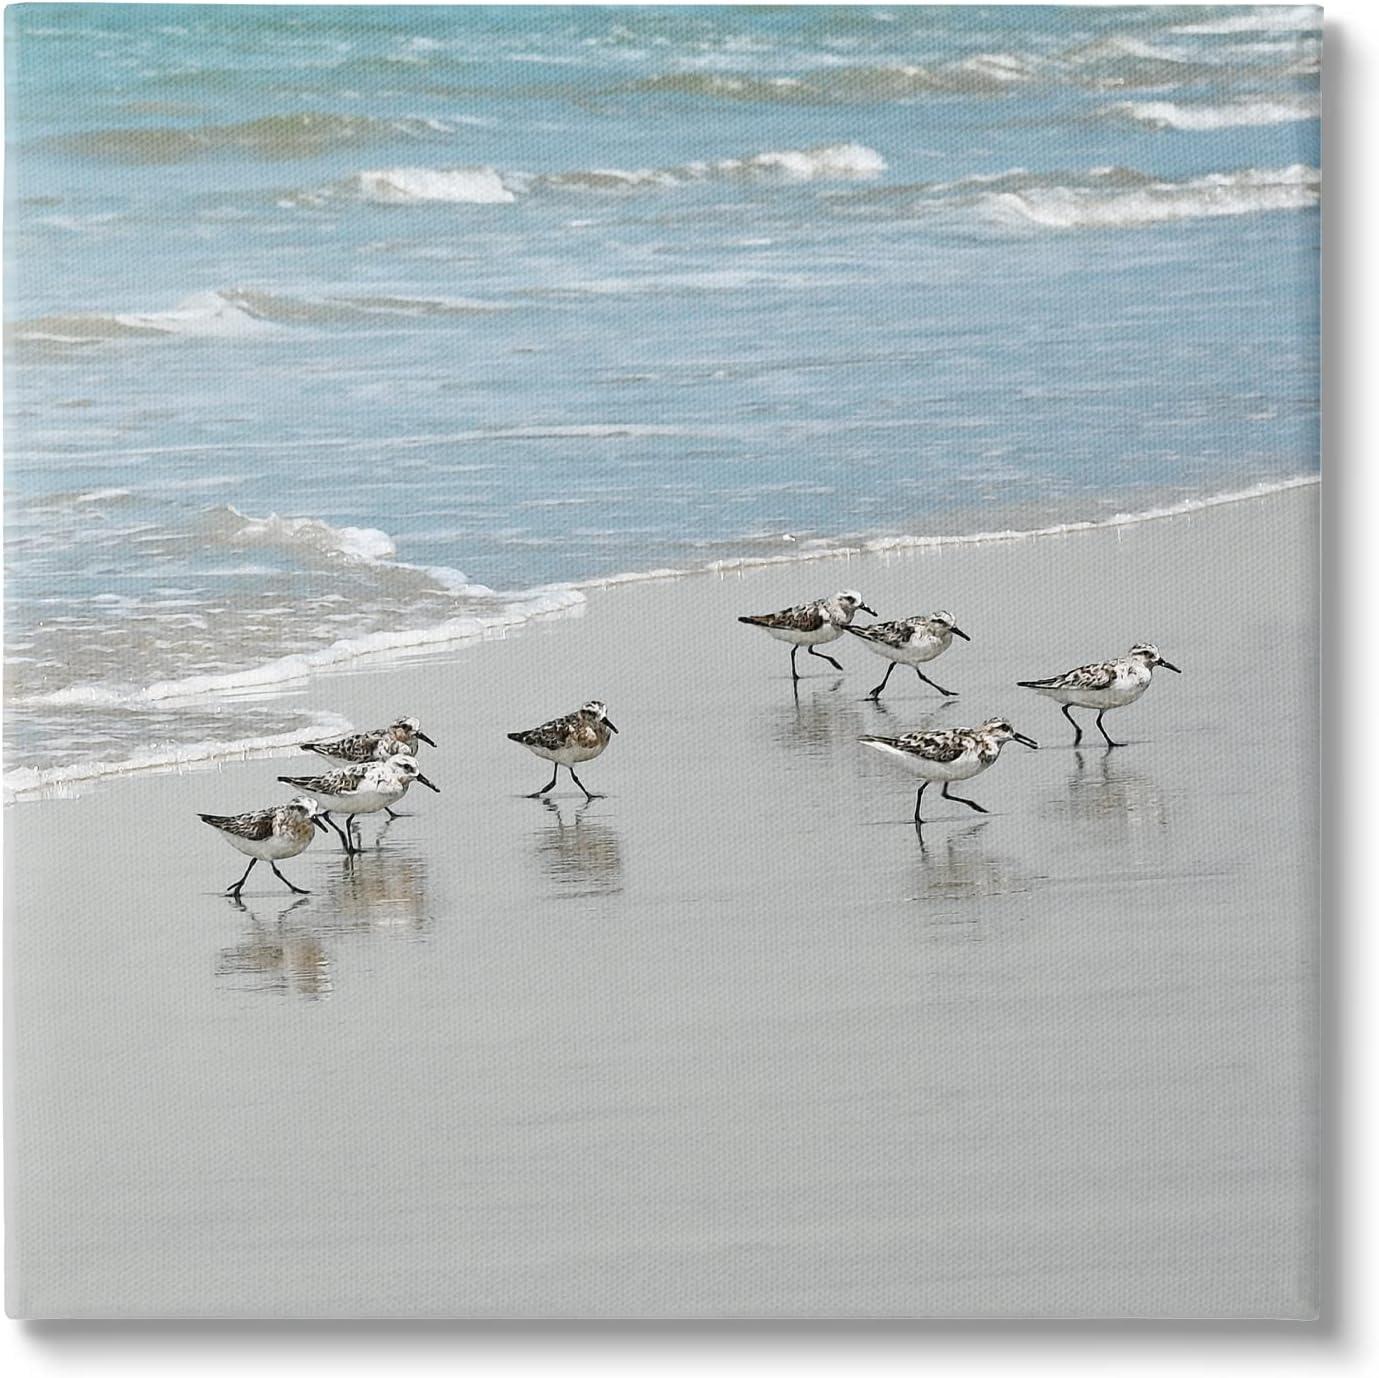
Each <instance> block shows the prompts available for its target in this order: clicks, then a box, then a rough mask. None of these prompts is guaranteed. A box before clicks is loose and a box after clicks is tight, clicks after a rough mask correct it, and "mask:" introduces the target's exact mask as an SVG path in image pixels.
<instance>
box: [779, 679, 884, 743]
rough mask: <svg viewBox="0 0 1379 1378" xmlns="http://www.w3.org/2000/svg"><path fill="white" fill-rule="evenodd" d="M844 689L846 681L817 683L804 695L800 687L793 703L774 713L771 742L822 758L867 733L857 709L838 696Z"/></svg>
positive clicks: (807, 688)
mask: <svg viewBox="0 0 1379 1378" xmlns="http://www.w3.org/2000/svg"><path fill="white" fill-rule="evenodd" d="M842 687H843V680H842V679H836V680H834V681H832V682H831V683H830V684H828V685H824V684H823V683H822V682H821V681H817V682H815V683H812V684H809V683H807V684H806V687H805V691H804V693H803V694H801V693H800V686H799V685H796V686H795V696H794V699H793V701H792V702H790V703H788V704H782V705H780V706H779V707H777V708H775V709H773V710H772V711H771V715H770V733H771V740H772V741H774V742H775V743H776V744H777V745H778V746H783V747H785V748H786V749H787V750H789V751H790V752H791V753H793V754H801V753H802V754H803V755H805V756H821V755H825V754H827V753H828V752H830V751H832V750H833V748H834V747H835V746H838V745H840V744H841V743H843V742H845V741H847V740H849V739H850V738H852V737H856V736H857V734H858V733H860V732H863V731H865V728H864V727H863V726H862V725H861V724H862V718H861V717H860V715H859V713H858V710H857V707H856V705H855V704H853V703H851V702H850V701H848V700H847V699H846V698H845V697H844V696H843V695H841V694H840V693H839V692H838V691H839V690H840V689H842Z"/></svg>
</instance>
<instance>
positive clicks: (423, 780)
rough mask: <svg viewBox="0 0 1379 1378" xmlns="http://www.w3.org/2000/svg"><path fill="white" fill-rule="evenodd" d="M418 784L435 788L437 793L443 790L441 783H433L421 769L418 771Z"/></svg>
mask: <svg viewBox="0 0 1379 1378" xmlns="http://www.w3.org/2000/svg"><path fill="white" fill-rule="evenodd" d="M417 784H419V785H425V786H426V788H427V789H433V790H435V791H436V793H437V794H439V793H440V792H441V787H440V786H439V785H433V784H432V783H431V782H430V781H429V780H428V779H427V778H426V776H424V775H423V774H421V772H420V771H418V772H417Z"/></svg>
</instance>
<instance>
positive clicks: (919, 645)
mask: <svg viewBox="0 0 1379 1378" xmlns="http://www.w3.org/2000/svg"><path fill="white" fill-rule="evenodd" d="M861 639H862V640H863V641H864V642H866V644H867V647H868V648H869V649H870V650H873V651H875V652H876V654H877V655H879V656H881V657H883V658H884V659H886V660H893V661H895V663H896V664H897V665H927V664H928V663H929V661H931V660H933V659H934V657H935V656H937V655H939V654H940V652H942V651H943V650H945V649H946V648H945V646H944V643H943V642H942V641H936V640H934V638H933V637H924V638H923V639H922V640H917V641H916V640H911V641H910V642H909V644H908V645H905V646H888V645H886V643H885V642H884V641H871V640H869V639H868V638H867V637H865V636H864V637H862V638H861Z"/></svg>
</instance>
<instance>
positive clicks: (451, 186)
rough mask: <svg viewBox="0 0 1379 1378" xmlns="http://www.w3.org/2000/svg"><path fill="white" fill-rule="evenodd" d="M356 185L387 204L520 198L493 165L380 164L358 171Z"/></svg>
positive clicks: (364, 193) (367, 197) (362, 192)
mask: <svg viewBox="0 0 1379 1378" xmlns="http://www.w3.org/2000/svg"><path fill="white" fill-rule="evenodd" d="M353 189H354V190H355V191H356V193H357V194H358V196H359V197H360V198H361V199H362V200H365V201H374V202H377V203H379V204H380V205H385V206H403V205H409V204H413V203H416V202H422V201H448V202H452V203H458V204H465V205H502V204H505V203H509V202H512V201H515V200H517V196H516V194H515V193H514V192H513V191H511V190H510V189H509V188H508V187H506V186H504V185H503V179H502V178H501V177H500V176H499V175H498V173H497V172H496V171H495V170H494V169H493V168H491V167H468V168H425V167H394V168H381V169H377V170H373V171H367V172H361V173H359V174H358V176H357V177H355V179H354V187H353Z"/></svg>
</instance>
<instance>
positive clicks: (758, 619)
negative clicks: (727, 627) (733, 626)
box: [737, 613, 766, 627]
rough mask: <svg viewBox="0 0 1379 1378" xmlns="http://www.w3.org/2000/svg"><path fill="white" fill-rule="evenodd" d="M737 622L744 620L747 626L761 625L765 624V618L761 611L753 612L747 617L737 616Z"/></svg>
mask: <svg viewBox="0 0 1379 1378" xmlns="http://www.w3.org/2000/svg"><path fill="white" fill-rule="evenodd" d="M737 620H738V621H739V622H745V623H746V624H747V625H748V626H749V627H761V626H764V625H765V624H766V618H765V616H764V615H763V614H761V613H753V614H751V615H750V616H748V617H739V618H738V619H737Z"/></svg>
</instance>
